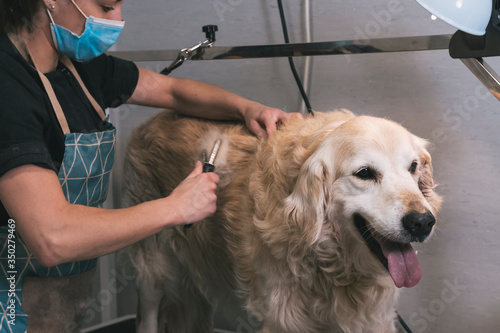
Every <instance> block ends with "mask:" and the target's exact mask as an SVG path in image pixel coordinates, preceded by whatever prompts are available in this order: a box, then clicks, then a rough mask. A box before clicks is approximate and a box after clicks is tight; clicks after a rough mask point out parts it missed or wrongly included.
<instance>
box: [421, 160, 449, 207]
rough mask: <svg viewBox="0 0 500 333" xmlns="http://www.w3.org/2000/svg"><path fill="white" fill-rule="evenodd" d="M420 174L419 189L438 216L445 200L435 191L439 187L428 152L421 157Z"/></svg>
mask: <svg viewBox="0 0 500 333" xmlns="http://www.w3.org/2000/svg"><path fill="white" fill-rule="evenodd" d="M419 173H420V178H419V180H418V187H419V188H420V191H421V192H422V194H423V195H424V197H425V199H426V200H427V202H429V204H430V205H431V207H432V211H433V213H434V214H437V212H438V211H439V209H440V208H441V203H442V202H443V199H442V197H441V196H440V195H438V194H437V193H436V192H435V191H434V189H435V188H436V186H437V185H436V184H435V183H434V176H433V170H432V163H431V156H430V155H429V153H428V152H427V151H425V152H423V153H422V154H421V155H420V163H419Z"/></svg>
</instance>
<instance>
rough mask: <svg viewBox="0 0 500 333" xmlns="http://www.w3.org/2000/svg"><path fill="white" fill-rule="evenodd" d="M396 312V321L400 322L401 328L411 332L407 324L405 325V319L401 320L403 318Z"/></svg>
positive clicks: (408, 332)
mask: <svg viewBox="0 0 500 333" xmlns="http://www.w3.org/2000/svg"><path fill="white" fill-rule="evenodd" d="M396 314H397V315H398V321H399V323H400V324H401V326H403V328H404V329H405V331H406V332H407V333H412V331H411V329H410V328H409V327H408V325H406V323H405V321H404V320H403V318H401V316H400V315H399V313H398V312H396Z"/></svg>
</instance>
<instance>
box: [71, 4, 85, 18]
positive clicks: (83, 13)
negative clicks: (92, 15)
mask: <svg viewBox="0 0 500 333" xmlns="http://www.w3.org/2000/svg"><path fill="white" fill-rule="evenodd" d="M71 2H72V3H73V5H75V7H76V9H78V10H79V11H80V13H82V15H83V16H84V17H85V19H87V20H88V18H89V17H88V16H87V15H85V13H84V12H83V11H82V10H81V9H80V7H78V5H77V4H76V3H75V1H74V0H71Z"/></svg>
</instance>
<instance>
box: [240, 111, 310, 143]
mask: <svg viewBox="0 0 500 333" xmlns="http://www.w3.org/2000/svg"><path fill="white" fill-rule="evenodd" d="M242 114H243V117H244V118H245V123H246V125H247V127H248V128H249V129H250V131H252V132H253V133H254V134H255V135H257V137H259V138H262V137H268V136H270V135H272V134H273V133H274V132H275V131H276V125H277V124H278V123H285V122H287V121H289V120H290V119H292V118H299V119H303V117H302V115H301V114H300V113H286V112H284V111H281V110H280V109H275V108H270V107H267V106H265V105H262V104H260V103H255V102H252V103H251V104H250V106H249V107H248V108H247V109H246V110H245V111H244V112H243V113H242Z"/></svg>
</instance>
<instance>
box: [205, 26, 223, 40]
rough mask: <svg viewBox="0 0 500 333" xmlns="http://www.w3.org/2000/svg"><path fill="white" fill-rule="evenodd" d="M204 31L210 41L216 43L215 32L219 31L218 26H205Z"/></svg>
mask: <svg viewBox="0 0 500 333" xmlns="http://www.w3.org/2000/svg"><path fill="white" fill-rule="evenodd" d="M202 30H203V32H204V33H205V36H206V37H207V39H208V40H210V41H211V42H213V41H215V32H216V31H218V30H219V29H218V27H217V26H216V25H205V26H203V28H202Z"/></svg>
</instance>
